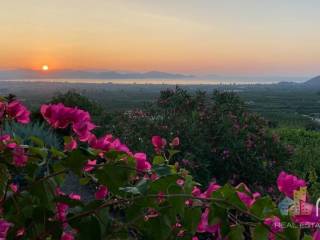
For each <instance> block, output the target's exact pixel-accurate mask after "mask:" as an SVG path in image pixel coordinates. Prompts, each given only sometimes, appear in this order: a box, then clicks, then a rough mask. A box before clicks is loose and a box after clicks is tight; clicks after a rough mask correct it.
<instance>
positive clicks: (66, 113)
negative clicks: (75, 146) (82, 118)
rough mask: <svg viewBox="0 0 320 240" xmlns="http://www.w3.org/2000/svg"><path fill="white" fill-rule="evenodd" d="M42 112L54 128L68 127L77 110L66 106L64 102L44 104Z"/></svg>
mask: <svg viewBox="0 0 320 240" xmlns="http://www.w3.org/2000/svg"><path fill="white" fill-rule="evenodd" d="M40 112H41V114H42V116H43V118H44V119H45V120H46V121H47V122H48V123H49V124H50V125H51V126H52V127H54V128H66V127H67V126H68V125H69V124H71V123H72V121H73V114H74V112H75V110H73V109H72V108H68V107H65V106H64V105H63V104H62V103H59V104H52V105H51V104H50V105H45V104H44V105H42V106H41V108H40Z"/></svg>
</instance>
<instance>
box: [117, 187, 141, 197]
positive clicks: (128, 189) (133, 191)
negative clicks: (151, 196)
mask: <svg viewBox="0 0 320 240" xmlns="http://www.w3.org/2000/svg"><path fill="white" fill-rule="evenodd" d="M119 190H121V191H124V192H126V193H131V194H133V195H140V194H141V192H140V191H139V189H138V188H136V187H120V188H119Z"/></svg>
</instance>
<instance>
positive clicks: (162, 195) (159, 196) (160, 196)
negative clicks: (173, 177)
mask: <svg viewBox="0 0 320 240" xmlns="http://www.w3.org/2000/svg"><path fill="white" fill-rule="evenodd" d="M164 195H165V194H164V192H159V193H158V197H157V201H158V203H159V204H161V203H163V202H164V200H165V197H164Z"/></svg>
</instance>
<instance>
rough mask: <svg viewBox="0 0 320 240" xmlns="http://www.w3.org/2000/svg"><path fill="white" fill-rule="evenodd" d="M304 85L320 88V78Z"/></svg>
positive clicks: (315, 78)
mask: <svg viewBox="0 0 320 240" xmlns="http://www.w3.org/2000/svg"><path fill="white" fill-rule="evenodd" d="M304 84H306V85H308V86H320V76H316V77H314V78H311V79H310V80H308V81H306V82H305V83H304Z"/></svg>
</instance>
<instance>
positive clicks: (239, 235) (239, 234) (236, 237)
mask: <svg viewBox="0 0 320 240" xmlns="http://www.w3.org/2000/svg"><path fill="white" fill-rule="evenodd" d="M244 231H245V229H244V227H243V226H242V225H237V226H234V227H231V231H230V232H229V234H228V237H227V238H228V240H244V239H245V238H244V235H243V234H244Z"/></svg>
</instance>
